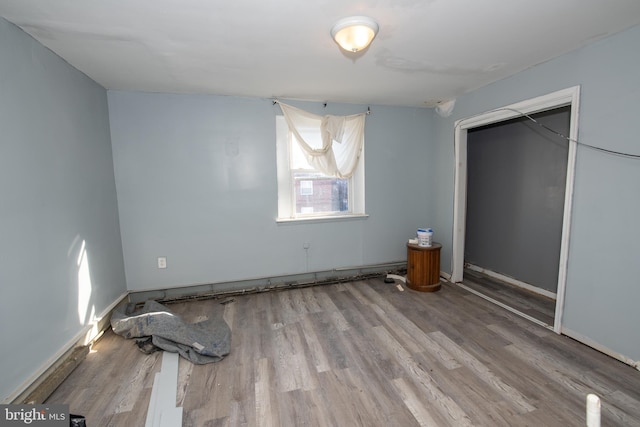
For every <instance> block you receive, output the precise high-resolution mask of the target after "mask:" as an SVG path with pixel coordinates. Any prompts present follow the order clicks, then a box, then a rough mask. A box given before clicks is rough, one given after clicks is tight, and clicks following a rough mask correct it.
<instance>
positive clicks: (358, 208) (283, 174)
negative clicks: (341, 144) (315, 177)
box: [276, 115, 368, 222]
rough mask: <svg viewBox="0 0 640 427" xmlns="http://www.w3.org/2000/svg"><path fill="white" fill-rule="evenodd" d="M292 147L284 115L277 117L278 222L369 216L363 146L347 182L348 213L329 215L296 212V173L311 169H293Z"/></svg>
mask: <svg viewBox="0 0 640 427" xmlns="http://www.w3.org/2000/svg"><path fill="white" fill-rule="evenodd" d="M291 144H296V142H295V140H294V137H293V134H292V132H291V131H290V130H289V126H288V125H287V122H286V120H285V119H284V116H283V115H276V168H277V178H278V214H277V218H276V221H277V222H292V221H310V220H311V221H314V220H331V219H345V218H358V217H367V216H368V215H367V214H366V213H365V204H364V202H365V188H364V183H365V181H364V170H365V167H364V146H365V144H364V143H363V145H362V152H361V153H360V158H359V160H358V166H357V167H356V170H355V172H354V173H353V175H352V176H351V178H349V179H348V181H349V211H347V212H327V213H317V212H314V213H312V214H310V213H307V214H301V213H296V209H295V200H296V198H295V193H294V192H295V182H294V179H293V174H294V172H295V171H306V172H309V170H308V169H292V168H291V160H290V159H291V156H290V153H291Z"/></svg>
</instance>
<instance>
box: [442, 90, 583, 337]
mask: <svg viewBox="0 0 640 427" xmlns="http://www.w3.org/2000/svg"><path fill="white" fill-rule="evenodd" d="M578 96H579V87H574V88H570V89H566V90H563V91H559V92H554V93H552V94H549V95H545V96H542V97H538V98H534V99H531V100H527V101H523V102H520V103H517V104H512V105H509V106H505V107H502V108H498V109H495V110H491V111H488V112H486V113H483V114H480V115H477V116H474V117H470V118H467V119H463V120H459V121H458V122H456V125H455V126H456V128H455V151H456V153H455V154H456V171H455V203H454V235H453V237H454V244H453V257H452V264H453V265H452V276H451V279H452V281H453V282H455V283H458V284H459V285H460V286H462V287H465V288H466V289H468V290H469V291H471V292H473V293H476V294H478V295H479V296H481V297H483V298H485V299H487V300H489V301H491V302H493V303H496V304H498V305H500V306H502V307H504V308H506V309H508V310H510V311H512V312H514V313H516V314H519V315H521V316H523V317H525V318H528V319H529V320H531V321H533V322H536V323H538V324H540V325H543V326H545V327H547V328H549V329H552V330H554V331H555V332H557V333H561V325H562V307H563V302H564V288H565V284H566V263H567V256H568V243H569V237H570V220H571V200H572V195H573V180H574V169H575V153H576V143H575V140H576V139H577V120H578Z"/></svg>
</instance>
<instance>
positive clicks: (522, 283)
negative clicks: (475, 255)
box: [465, 263, 557, 301]
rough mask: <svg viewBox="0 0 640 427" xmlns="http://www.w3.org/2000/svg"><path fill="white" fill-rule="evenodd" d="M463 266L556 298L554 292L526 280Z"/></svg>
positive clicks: (475, 267)
mask: <svg viewBox="0 0 640 427" xmlns="http://www.w3.org/2000/svg"><path fill="white" fill-rule="evenodd" d="M465 267H466V268H468V269H469V270H473V271H477V272H478V273H482V274H485V275H487V276H489V277H493V278H494V279H498V280H501V281H503V282H506V283H508V284H510V285H513V286H517V287H518V288H522V289H526V290H527V291H529V292H533V293H534V294H538V295H542V296H544V297H547V298H551V299H552V300H554V301H555V300H556V299H557V295H556V294H555V293H554V292H551V291H548V290H546V289H542V288H539V287H537V286H533V285H530V284H528V283H526V282H522V281H520V280H518V279H514V278H513V277H509V276H505V275H504V274H500V273H496V272H495V271H491V270H487V269H486V268H482V267H479V266H477V265H474V264H468V263H467V264H465Z"/></svg>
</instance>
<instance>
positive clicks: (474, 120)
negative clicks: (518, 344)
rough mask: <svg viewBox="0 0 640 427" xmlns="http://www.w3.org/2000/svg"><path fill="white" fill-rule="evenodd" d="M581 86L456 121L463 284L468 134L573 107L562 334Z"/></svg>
mask: <svg viewBox="0 0 640 427" xmlns="http://www.w3.org/2000/svg"><path fill="white" fill-rule="evenodd" d="M579 101H580V86H574V87H570V88H567V89H563V90H559V91H557V92H553V93H549V94H547V95H542V96H539V97H537V98H532V99H528V100H526V101H522V102H517V103H515V104H511V105H507V106H504V107H500V108H496V109H494V110H490V111H487V112H484V113H481V114H478V115H476V116H472V117H468V118H465V119H460V120H458V121H456V123H455V127H454V141H455V142H454V144H455V145H454V150H455V162H456V163H455V176H454V202H453V253H452V266H451V267H452V274H451V281H452V282H461V281H462V273H463V269H464V239H465V231H466V213H467V131H468V130H469V129H473V128H476V127H479V126H485V125H488V124H491V123H497V122H501V121H504V120H509V119H513V118H517V117H522V114H523V113H524V114H534V113H538V112H540V111H545V110H550V109H553V108H558V107H564V106H570V108H571V113H570V115H571V122H570V125H569V135H568V136H569V154H568V158H567V180H566V187H565V196H564V215H563V221H562V240H561V243H560V262H559V268H558V289H557V292H556V294H557V299H556V310H555V319H554V325H553V330H554V332H556V333H558V334H559V333H561V329H562V310H563V307H564V294H565V287H566V281H567V260H568V258H569V237H570V236H569V235H570V232H571V207H572V201H573V182H574V177H575V165H576V150H577V142H576V141H577V139H578V110H579V106H580V102H579Z"/></svg>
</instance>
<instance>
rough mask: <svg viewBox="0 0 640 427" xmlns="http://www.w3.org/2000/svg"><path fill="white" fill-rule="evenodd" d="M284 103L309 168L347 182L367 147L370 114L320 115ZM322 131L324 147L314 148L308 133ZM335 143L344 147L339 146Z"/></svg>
mask: <svg viewBox="0 0 640 427" xmlns="http://www.w3.org/2000/svg"><path fill="white" fill-rule="evenodd" d="M278 104H280V108H281V109H282V112H283V113H284V118H285V120H286V122H287V124H288V125H289V130H290V131H291V133H292V134H293V136H294V139H295V141H296V142H297V143H298V145H299V146H300V148H301V149H302V151H303V152H304V153H305V155H306V157H307V161H308V162H309V165H311V166H312V167H313V168H315V169H317V170H319V171H320V172H322V173H324V174H325V175H328V176H333V177H336V178H342V179H347V178H350V177H351V175H353V173H354V171H355V170H356V166H358V159H359V158H360V154H361V153H362V146H363V144H364V120H365V116H366V113H361V114H354V115H351V116H332V115H325V116H320V115H317V114H312V113H309V112H308V111H304V110H301V109H299V108H296V107H292V106H291V105H287V104H283V103H281V102H278ZM309 129H314V130H319V131H320V135H321V137H322V147H319V148H314V147H313V144H310V143H309V141H305V138H303V136H302V134H303V133H305V130H309ZM334 143H338V144H340V146H339V147H337V146H334Z"/></svg>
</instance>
